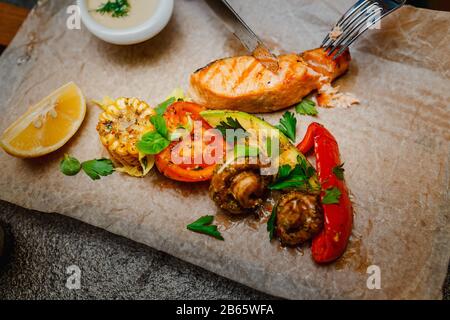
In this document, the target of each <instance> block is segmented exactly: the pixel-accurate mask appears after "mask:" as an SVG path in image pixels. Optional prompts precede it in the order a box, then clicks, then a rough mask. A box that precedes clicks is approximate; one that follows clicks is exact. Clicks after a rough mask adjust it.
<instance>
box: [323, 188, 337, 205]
mask: <svg viewBox="0 0 450 320" xmlns="http://www.w3.org/2000/svg"><path fill="white" fill-rule="evenodd" d="M340 197H341V191H340V190H339V189H338V188H336V187H334V188H329V189H327V190H325V195H324V196H323V198H322V204H338V203H339V198H340Z"/></svg>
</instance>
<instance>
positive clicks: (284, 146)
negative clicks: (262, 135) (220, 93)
mask: <svg viewBox="0 0 450 320" xmlns="http://www.w3.org/2000/svg"><path fill="white" fill-rule="evenodd" d="M200 115H201V116H202V117H203V119H205V121H206V122H208V124H209V125H210V126H212V127H213V128H217V127H218V126H220V125H221V124H222V123H229V120H230V119H232V120H233V121H238V122H239V124H240V125H241V126H242V128H244V129H245V130H246V131H248V130H249V129H253V130H254V132H255V133H257V132H259V130H262V129H264V130H268V131H269V130H277V131H278V132H279V142H280V145H279V152H280V156H279V165H280V166H282V165H286V164H289V165H290V166H291V167H294V166H295V165H296V164H297V163H298V162H299V159H304V160H305V161H306V163H307V165H308V166H310V167H312V165H311V164H310V163H309V161H308V160H307V159H306V157H305V156H304V155H303V154H302V153H300V151H298V149H297V148H296V147H295V146H294V145H293V144H292V143H291V142H290V141H289V139H288V138H287V137H286V136H285V135H284V134H283V133H282V132H280V131H279V130H278V129H277V128H275V127H274V126H272V125H271V124H269V123H267V122H266V121H264V120H262V119H260V118H258V117H255V116H253V115H251V114H248V113H245V112H241V111H231V110H207V111H202V112H200ZM309 184H310V186H311V190H310V192H312V193H320V183H319V180H318V178H317V175H316V174H314V175H313V176H312V177H311V178H310V180H309Z"/></svg>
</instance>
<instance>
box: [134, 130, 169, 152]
mask: <svg viewBox="0 0 450 320" xmlns="http://www.w3.org/2000/svg"><path fill="white" fill-rule="evenodd" d="M169 144H170V141H169V140H168V139H167V138H166V137H163V136H162V135H161V134H160V133H159V132H157V131H152V132H147V133H146V134H144V135H143V136H142V138H141V140H139V141H138V142H137V143H136V148H137V149H138V150H139V151H140V152H142V153H143V154H150V155H155V154H158V153H160V152H161V151H163V150H164V149H165V148H167V147H168V146H169Z"/></svg>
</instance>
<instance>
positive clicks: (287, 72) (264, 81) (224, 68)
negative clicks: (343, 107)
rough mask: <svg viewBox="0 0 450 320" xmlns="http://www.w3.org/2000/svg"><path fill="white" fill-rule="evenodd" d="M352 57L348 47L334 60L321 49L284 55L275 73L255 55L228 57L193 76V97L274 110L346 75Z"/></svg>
mask: <svg viewBox="0 0 450 320" xmlns="http://www.w3.org/2000/svg"><path fill="white" fill-rule="evenodd" d="M350 59H351V58H350V53H349V51H348V50H347V51H346V52H344V53H343V54H342V55H341V56H340V57H339V58H337V59H336V60H333V59H332V58H331V57H329V56H328V55H327V53H326V52H325V51H324V50H323V49H322V48H319V49H314V50H309V51H305V52H303V53H302V54H295V53H293V54H285V55H280V56H279V57H278V64H279V69H278V71H277V72H272V71H270V70H269V69H267V68H266V67H265V66H264V65H263V64H262V63H261V62H260V61H259V60H258V59H256V58H255V57H253V56H240V57H232V58H225V59H221V60H217V61H214V62H212V63H210V64H209V65H207V66H206V67H204V68H202V69H199V70H198V71H196V72H195V73H194V74H192V75H191V78H190V88H189V96H190V97H191V99H192V100H193V101H194V102H196V103H198V104H201V105H204V106H205V107H207V108H209V109H226V110H239V111H244V112H248V113H266V112H273V111H277V110H281V109H285V108H288V107H291V106H293V105H294V104H296V103H298V102H300V101H301V100H302V99H303V98H304V97H305V96H307V95H308V94H310V93H311V92H312V91H314V90H317V89H320V88H321V86H322V85H323V84H324V83H330V82H331V81H333V80H334V79H336V78H337V77H339V76H341V75H342V74H344V73H345V72H346V71H347V70H348V68H349V64H350Z"/></svg>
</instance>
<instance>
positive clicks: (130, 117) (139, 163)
mask: <svg viewBox="0 0 450 320" xmlns="http://www.w3.org/2000/svg"><path fill="white" fill-rule="evenodd" d="M98 104H99V105H100V106H101V107H102V108H103V110H104V112H103V113H102V114H101V115H100V119H99V123H98V125H97V131H98V133H99V135H100V140H101V142H102V144H103V145H104V146H105V147H106V148H107V150H108V152H109V153H110V154H111V156H112V157H113V158H114V160H116V161H117V162H119V163H120V164H121V165H123V168H121V169H120V168H119V171H124V172H126V173H128V174H130V175H132V176H143V175H145V174H146V173H148V171H149V170H150V169H151V167H152V166H153V162H154V160H153V157H149V156H145V155H142V154H140V153H139V150H138V149H137V148H136V143H137V142H138V141H139V140H140V139H141V137H142V135H143V134H144V133H146V132H149V131H152V130H153V125H152V124H151V122H150V117H152V116H153V115H155V111H154V110H153V109H152V108H151V107H150V106H149V105H148V104H147V103H145V102H144V101H141V100H139V99H137V98H119V99H117V100H115V101H114V100H112V99H109V98H106V99H105V100H104V102H103V103H98Z"/></svg>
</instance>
